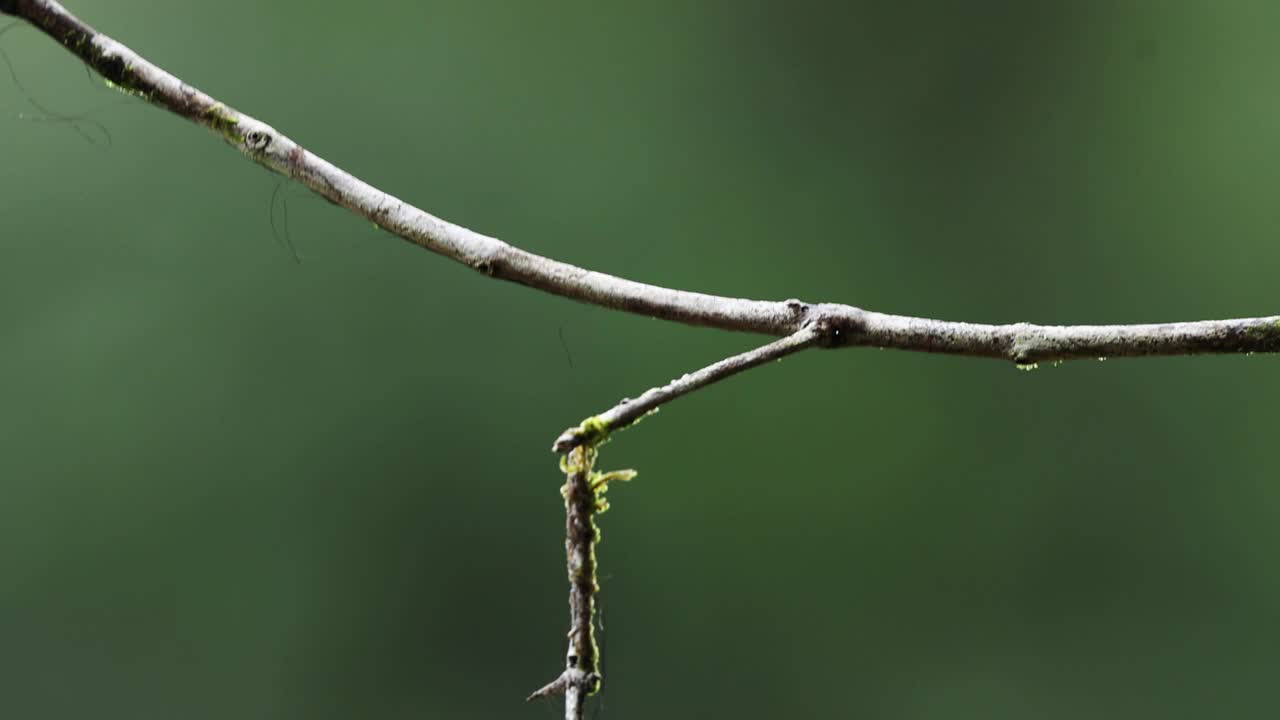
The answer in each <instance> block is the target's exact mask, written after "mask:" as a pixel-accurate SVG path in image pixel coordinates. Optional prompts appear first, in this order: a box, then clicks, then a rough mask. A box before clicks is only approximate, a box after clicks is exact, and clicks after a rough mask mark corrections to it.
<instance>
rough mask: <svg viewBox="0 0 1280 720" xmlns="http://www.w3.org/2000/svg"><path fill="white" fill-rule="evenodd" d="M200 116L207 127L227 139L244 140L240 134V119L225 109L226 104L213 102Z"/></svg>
mask: <svg viewBox="0 0 1280 720" xmlns="http://www.w3.org/2000/svg"><path fill="white" fill-rule="evenodd" d="M202 118H203V119H204V121H205V122H206V123H207V124H208V125H209V129H211V130H213V131H214V132H216V133H218V134H219V135H221V136H222V137H224V138H226V139H227V140H230V141H231V142H236V143H238V142H241V141H242V140H244V136H243V135H241V134H240V129H239V125H240V120H239V119H238V118H237V117H236V116H235V114H234V113H233V112H232V111H231V110H228V109H227V106H226V105H223V104H222V103H214V104H213V105H211V106H210V107H209V109H207V110H205V111H204V113H203V114H202Z"/></svg>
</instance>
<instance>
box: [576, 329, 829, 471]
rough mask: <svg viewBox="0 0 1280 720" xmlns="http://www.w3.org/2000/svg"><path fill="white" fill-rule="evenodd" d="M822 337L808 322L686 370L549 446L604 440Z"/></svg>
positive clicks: (820, 330) (595, 443)
mask: <svg viewBox="0 0 1280 720" xmlns="http://www.w3.org/2000/svg"><path fill="white" fill-rule="evenodd" d="M823 336H824V332H823V330H822V328H820V327H819V326H817V325H808V326H806V327H805V328H803V329H802V330H800V331H799V332H797V333H795V334H793V335H788V336H787V337H785V338H782V339H781V340H775V341H773V342H771V343H769V344H768V345H764V346H762V347H758V348H756V349H754V350H748V351H747V352H744V353H742V354H740V355H734V356H732V357H728V358H725V359H724V360H721V361H720V362H718V363H715V364H713V365H708V366H707V367H704V368H702V369H701V370H698V371H696V372H693V373H686V374H684V375H682V376H680V377H678V378H676V379H675V380H672V381H671V382H669V383H667V384H666V385H663V386H662V387H656V388H649V389H648V390H646V391H645V392H644V394H643V395H641V396H640V397H638V398H636V399H635V400H632V399H631V398H623V399H622V402H620V403H618V404H617V405H615V406H613V407H611V408H609V409H608V410H606V411H604V412H602V413H600V414H599V415H593V416H591V417H589V418H587V419H586V420H583V421H582V424H581V425H578V426H577V427H571V428H569V429H568V430H565V431H564V432H563V433H561V434H560V437H558V438H556V441H555V443H554V444H553V445H552V446H551V450H552V451H553V452H558V453H567V452H569V451H570V450H572V449H574V448H576V447H578V446H579V445H584V444H585V445H597V444H599V443H601V442H603V441H604V440H605V439H606V438H607V437H608V436H609V433H611V432H614V431H616V430H622V429H624V428H627V427H630V426H631V425H634V424H635V423H636V422H638V421H639V420H640V419H641V418H643V417H645V416H646V415H651V414H653V413H655V412H657V411H658V408H659V407H661V406H662V405H665V404H667V403H669V402H671V401H672V400H675V399H676V398H678V397H680V396H681V395H686V394H688V393H691V392H693V391H694V390H697V389H699V388H702V387H705V386H707V385H710V384H712V383H715V382H719V381H721V380H724V379H725V378H728V377H732V376H734V375H737V374H738V373H740V372H742V371H743V370H750V369H751V368H753V367H755V366H757V365H763V364H765V363H767V362H769V361H771V360H781V359H782V358H784V357H786V356H787V355H790V354H791V353H794V352H799V351H800V350H804V349H805V348H807V347H811V346H813V345H814V344H815V343H817V342H818V341H820V340H821V339H822V338H823Z"/></svg>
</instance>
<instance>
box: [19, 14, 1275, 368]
mask: <svg viewBox="0 0 1280 720" xmlns="http://www.w3.org/2000/svg"><path fill="white" fill-rule="evenodd" d="M0 13H6V14H11V15H16V16H18V17H21V18H24V19H26V20H27V21H29V22H30V23H31V24H33V25H34V26H36V27H37V28H39V29H40V30H42V31H44V32H45V33H46V34H48V35H49V36H50V37H52V38H53V39H54V40H56V41H57V42H59V43H61V44H62V45H63V46H64V47H65V48H67V50H69V51H70V52H72V53H73V54H75V55H76V56H77V57H79V58H80V59H81V60H83V61H84V62H85V63H86V64H88V65H89V66H90V67H91V68H93V69H94V70H95V71H97V72H98V73H100V74H101V75H102V76H103V77H104V78H106V79H107V81H108V82H110V83H111V84H112V85H114V86H116V87H117V88H119V89H120V90H122V91H124V92H127V93H130V94H133V95H135V96H138V97H141V98H142V99H144V100H146V101H147V102H150V103H152V104H153V105H157V106H159V107H162V108H165V109H167V110H169V111H171V112H173V113H175V114H177V115H179V116H181V117H183V118H186V119H187V120H190V121H191V122H194V123H196V124H198V125H201V126H203V127H205V128H207V129H209V130H210V131H212V132H213V133H214V134H216V135H218V136H219V137H221V138H222V139H223V140H224V141H226V142H227V143H229V144H230V145H231V146H233V147H235V148H236V149H238V150H239V151H240V152H242V153H244V155H245V156H247V157H248V158H249V159H251V160H253V161H254V162H257V163H258V164H260V165H263V166H265V167H267V168H269V169H271V170H272V171H274V172H277V173H280V174H281V175H284V176H286V177H290V178H293V179H295V180H297V181H298V182H300V183H302V184H303V185H306V186H307V187H308V188H310V189H311V190H312V191H313V192H315V193H317V194H318V195H320V196H322V197H324V198H326V199H327V200H329V201H330V202H332V203H334V204H336V205H340V206H342V207H344V208H347V209H348V210H351V211H352V212H354V213H356V214H358V215H360V216H362V217H364V218H366V219H368V220H370V221H372V222H373V223H374V224H376V225H377V226H378V227H381V228H382V229H384V230H387V231H388V232H391V233H393V234H395V235H397V236H399V237H401V238H404V239H405V240H408V241H409V242H412V243H414V244H416V245H419V246H421V247H423V248H426V249H427V250H431V251H432V252H435V253H438V254H440V255H444V256H445V257H448V258H450V259H452V260H455V261H457V262H460V263H462V264H464V265H467V266H468V267H471V268H472V269H474V270H477V271H479V272H482V273H484V274H486V275H489V276H491V277H495V278H498V279H501V280H507V281H510V282H515V283H519V284H522V285H527V286H529V287H532V288H536V289H539V290H543V291H545V292H549V293H553V294H556V295H560V296H563V297H567V298H571V299H573V300H578V301H581V302H585V303H590V304H593V305H599V306H602V307H606V308H611V309H615V310H623V311H626V312H632V313H637V314H641V315H648V316H651V317H656V318H661V319H664V320H671V321H675V322H681V323H686V324H690V325H701V326H708V327H716V328H721V329H725V330H738V331H747V332H756V333H762V334H767V335H774V336H778V337H781V336H786V335H792V334H794V333H797V332H800V331H801V330H803V329H804V328H805V327H807V326H810V325H814V326H821V327H823V328H825V331H826V333H827V337H826V338H825V339H824V340H823V341H822V342H821V343H820V344H822V345H823V346H825V347H861V346H870V347H882V348H895V349H900V350H913V351H920V352H933V353H947V354H952V355H967V356H973V357H988V358H997V359H1003V360H1011V361H1013V362H1015V363H1018V364H1022V365H1030V364H1034V363H1037V362H1044V361H1052V360H1070V359H1076V358H1094V357H1136V356H1148V355H1192V354H1200V353H1250V352H1268V353H1269V352H1277V351H1280V316H1269V317H1259V318H1245V319H1238V320H1207V321H1201V322H1182V323H1166V324H1155V325H1097V326H1089V325H1078V326H1051V325H1032V324H1029V323H1017V324H1013V325H979V324H971V323H964V322H949V321H944V320H933V319H928V318H919V317H907V316H901V315H888V314H883V313H877V312H870V311H865V310H862V309H859V308H856V307H853V306H850V305H841V304H811V303H805V302H801V301H799V300H786V301H780V302H771V301H762V300H748V299H743V298H730V297H721V296H717V295H707V294H703V293H696V292H688V291H684V290H675V289H671V288H664V287H658V286H655V285H648V284H645V283H640V282H635V281H633V280H627V279H625V278H620V277H615V276H613V275H607V274H605V273H599V272H594V271H591V270H586V269H584V268H580V267H576V266H574V265H570V264H568V263H563V262H560V261H557V260H552V259H550V258H546V257H542V256H540V255H535V254H533V253H530V252H527V251H525V250H521V249H520V248H517V247H514V246H512V245H509V244H507V243H504V242H502V241H500V240H497V239H495V238H492V237H488V236H486V235H481V234H480V233H477V232H474V231H472V230H468V229H467V228H464V227H461V226H459V225H455V224H453V223H450V222H446V221H445V220H442V219H440V218H438V217H435V216H434V215H431V214H430V213H427V212H425V211H423V210H420V209H418V208H416V207H414V206H413V205H410V204H409V203H406V202H404V201H403V200H400V199H399V198H397V197H395V196H393V195H390V194H388V193H385V192H383V191H381V190H379V189H377V188H375V187H373V186H372V185H369V184H368V183H365V182H364V181H362V180H360V179H359V178H357V177H354V176H353V175H351V174H350V173H347V172H346V171H344V170H342V169H341V168H338V167H336V166H334V165H332V164H331V163H329V162H327V161H325V160H324V159H323V158H320V157H318V156H317V155H315V154H314V153H311V152H309V151H308V150H306V149H305V148H304V147H302V146H301V145H299V144H298V143H297V142H295V141H294V140H292V139H291V138H289V137H287V136H285V135H284V134H283V133H280V132H279V131H277V130H276V129H275V128H273V127H271V126H270V125H268V124H266V123H264V122H262V121H260V120H257V119H255V118H253V117H250V116H249V115H245V114H244V113H241V112H239V111H236V110H234V109H232V108H230V107H228V106H227V105H224V104H223V103H221V102H218V101H217V100H215V99H214V98H212V97H210V96H209V95H206V94H205V93H203V92H201V91H199V90H197V89H195V88H193V87H191V86H190V85H187V84H186V83H184V82H182V81H181V80H179V79H178V78H176V77H174V76H173V75H171V74H169V73H168V72H166V71H164V70H162V69H161V68H159V67H157V66H155V65H153V64H151V63H150V62H148V61H147V60H145V59H144V58H142V57H141V56H139V55H138V54H137V53H135V52H133V51H132V50H130V49H129V48H127V47H125V46H124V45H122V44H120V43H119V42H117V41H115V40H113V39H111V38H110V37H108V36H106V35H104V34H102V33H99V32H98V31H97V30H94V29H93V28H92V27H90V26H89V25H87V24H85V23H84V22H82V21H81V20H79V19H78V18H76V17H75V16H73V15H72V14H71V13H69V12H68V11H67V10H66V8H64V7H62V5H60V4H59V3H57V2H54V0H0Z"/></svg>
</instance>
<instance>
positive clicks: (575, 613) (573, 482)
mask: <svg viewBox="0 0 1280 720" xmlns="http://www.w3.org/2000/svg"><path fill="white" fill-rule="evenodd" d="M595 461H596V449H595V447H594V446H593V445H581V446H578V447H576V448H574V449H573V451H572V452H570V453H568V454H567V455H566V456H565V457H564V458H563V459H562V461H561V463H560V467H561V469H562V470H564V473H565V483H564V487H562V488H560V493H561V494H562V495H563V496H564V511H565V540H564V549H565V566H566V568H567V569H568V572H569V650H568V652H566V653H565V669H564V672H562V673H560V675H559V676H557V677H556V679H555V680H552V681H551V682H549V683H547V684H546V685H544V686H542V687H541V688H539V689H537V690H535V691H534V692H533V694H531V695H530V696H529V697H528V698H527V700H537V699H539V698H545V697H551V696H554V695H563V696H564V698H565V701H564V716H565V720H582V716H583V711H584V706H585V704H586V703H585V700H586V698H587V696H589V695H592V694H594V693H595V692H596V691H597V690H599V689H600V684H601V683H602V682H603V681H604V677H603V676H602V675H601V674H600V650H599V647H598V646H597V645H596V637H595V612H596V605H595V602H596V600H595V598H596V593H598V592H600V585H599V583H598V582H596V544H597V543H598V542H599V541H600V529H599V528H598V527H597V526H596V522H595V516H596V515H598V514H600V513H602V512H604V511H605V510H607V509H608V508H609V504H608V502H606V501H605V499H604V494H605V493H606V492H607V491H608V489H609V483H610V482H614V481H622V480H630V479H631V478H633V477H635V473H634V472H633V471H630V470H621V471H616V472H609V473H600V472H596V471H595V470H594V467H595Z"/></svg>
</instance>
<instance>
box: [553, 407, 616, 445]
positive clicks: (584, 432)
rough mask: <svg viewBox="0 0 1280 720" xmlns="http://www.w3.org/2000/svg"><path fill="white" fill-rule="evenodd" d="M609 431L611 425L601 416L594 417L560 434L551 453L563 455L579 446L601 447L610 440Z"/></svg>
mask: <svg viewBox="0 0 1280 720" xmlns="http://www.w3.org/2000/svg"><path fill="white" fill-rule="evenodd" d="M609 430H610V428H609V423H607V422H606V421H604V420H603V419H601V418H600V416H599V415H593V416H591V417H589V418H587V419H586V420H583V421H582V424H580V425H576V426H574V427H571V428H569V429H568V430H565V431H564V432H562V433H560V437H558V438H556V441H555V442H554V443H552V444H551V452H555V453H560V454H561V455H563V454H564V453H567V452H569V451H570V450H572V449H574V448H576V447H578V446H579V445H599V444H601V443H603V442H604V441H605V440H607V439H608V438H609Z"/></svg>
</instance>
